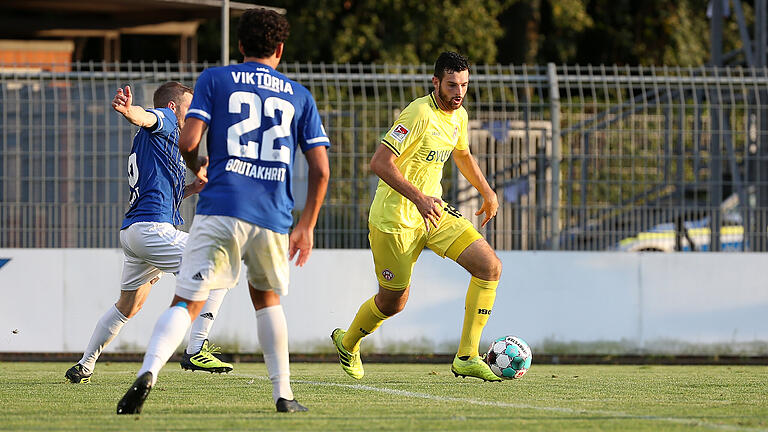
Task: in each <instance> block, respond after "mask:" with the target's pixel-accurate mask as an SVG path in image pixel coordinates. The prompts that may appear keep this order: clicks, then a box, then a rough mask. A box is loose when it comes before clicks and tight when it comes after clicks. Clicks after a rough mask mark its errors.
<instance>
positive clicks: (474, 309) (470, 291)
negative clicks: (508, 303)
mask: <svg viewBox="0 0 768 432" xmlns="http://www.w3.org/2000/svg"><path fill="white" fill-rule="evenodd" d="M498 285H499V281H486V280H482V279H478V278H476V277H474V276H473V277H472V279H471V280H470V281H469V288H467V299H466V302H465V303H464V326H463V327H462V329H461V340H460V341H459V351H458V353H457V355H458V356H459V357H460V358H462V359H464V357H466V358H469V357H475V356H477V355H478V351H477V346H478V345H479V344H480V336H481V335H482V333H483V328H484V327H485V324H486V323H487V322H488V318H489V317H490V316H491V309H493V302H494V300H495V299H496V287H497V286H498Z"/></svg>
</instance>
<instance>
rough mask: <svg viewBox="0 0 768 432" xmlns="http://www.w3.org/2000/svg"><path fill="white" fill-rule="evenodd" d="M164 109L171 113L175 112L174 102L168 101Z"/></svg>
mask: <svg viewBox="0 0 768 432" xmlns="http://www.w3.org/2000/svg"><path fill="white" fill-rule="evenodd" d="M165 107H166V108H168V109H170V110H171V111H173V112H176V102H174V101H168V104H167V105H166V106H165Z"/></svg>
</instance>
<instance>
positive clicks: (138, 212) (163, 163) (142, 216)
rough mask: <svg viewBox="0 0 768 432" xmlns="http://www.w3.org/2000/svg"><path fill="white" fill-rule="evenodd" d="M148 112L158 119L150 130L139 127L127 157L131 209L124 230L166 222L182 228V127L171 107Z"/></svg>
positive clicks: (126, 217)
mask: <svg viewBox="0 0 768 432" xmlns="http://www.w3.org/2000/svg"><path fill="white" fill-rule="evenodd" d="M147 112H150V113H152V114H154V115H155V116H156V117H157V123H155V125H154V126H152V127H151V128H139V131H138V132H137V133H136V136H135V137H134V138H133V146H132V147H131V154H130V155H129V156H128V186H129V188H130V198H129V204H130V207H129V208H128V211H127V212H126V213H125V219H123V225H122V226H121V227H120V229H125V228H127V227H129V226H130V225H131V224H133V223H135V222H167V223H170V224H172V225H181V224H183V223H184V220H182V218H181V214H180V213H179V206H181V200H182V199H183V198H184V173H185V171H184V170H185V166H184V159H182V157H181V153H179V126H178V121H177V119H176V114H175V113H174V112H173V110H171V109H169V108H153V109H148V110H147Z"/></svg>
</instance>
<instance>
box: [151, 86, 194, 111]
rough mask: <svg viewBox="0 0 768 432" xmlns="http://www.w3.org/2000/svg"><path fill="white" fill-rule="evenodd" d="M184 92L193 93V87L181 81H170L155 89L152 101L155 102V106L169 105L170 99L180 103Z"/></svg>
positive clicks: (177, 103)
mask: <svg viewBox="0 0 768 432" xmlns="http://www.w3.org/2000/svg"><path fill="white" fill-rule="evenodd" d="M184 93H189V94H192V89H191V88H189V87H187V86H185V85H184V84H182V83H180V82H176V81H169V82H167V83H165V84H163V85H161V86H160V87H158V88H157V90H155V94H154V95H152V103H154V104H155V108H163V107H165V106H168V102H170V101H174V102H175V103H176V105H179V104H181V97H182V96H184Z"/></svg>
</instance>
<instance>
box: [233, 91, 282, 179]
mask: <svg viewBox="0 0 768 432" xmlns="http://www.w3.org/2000/svg"><path fill="white" fill-rule="evenodd" d="M243 105H248V117H246V118H244V119H243V120H241V121H239V122H237V123H235V124H233V125H232V126H230V127H229V128H228V129H227V152H228V153H229V155H230V156H234V157H243V158H249V159H260V160H262V161H268V162H282V163H285V164H290V163H291V149H290V147H288V146H285V145H282V144H280V145H278V147H277V148H275V140H277V139H278V138H285V137H288V136H290V135H291V121H293V115H294V113H295V112H296V109H295V108H294V107H293V104H291V103H290V102H288V101H286V100H284V99H280V98H277V97H274V96H273V97H268V98H266V99H265V100H264V103H263V104H262V101H261V98H260V97H259V95H258V94H256V93H251V92H245V91H236V92H233V93H232V94H231V95H230V96H229V113H230V114H241V113H242V110H243ZM278 110H279V111H281V112H282V115H281V116H280V118H279V119H277V120H278V124H276V125H274V126H272V127H271V128H269V129H267V130H265V131H264V132H262V135H261V141H262V142H261V149H259V143H257V142H255V141H247V142H246V143H241V141H240V138H241V137H242V136H243V135H245V134H247V133H249V132H252V131H254V130H256V129H259V128H260V127H261V123H262V117H269V118H276V116H277V111H278Z"/></svg>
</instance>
